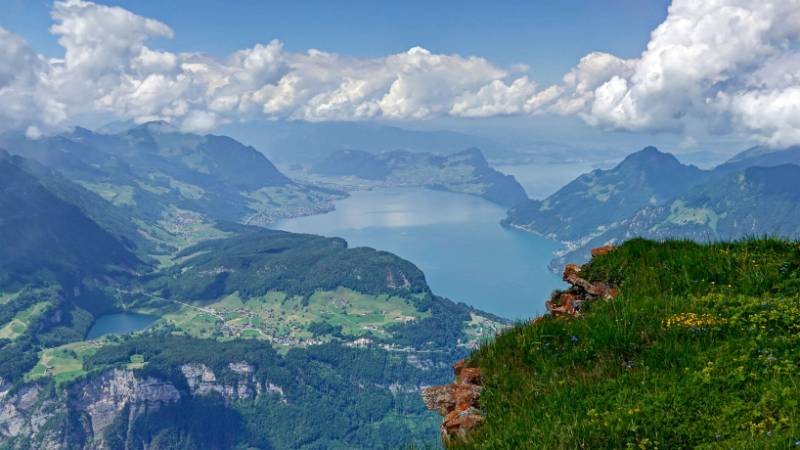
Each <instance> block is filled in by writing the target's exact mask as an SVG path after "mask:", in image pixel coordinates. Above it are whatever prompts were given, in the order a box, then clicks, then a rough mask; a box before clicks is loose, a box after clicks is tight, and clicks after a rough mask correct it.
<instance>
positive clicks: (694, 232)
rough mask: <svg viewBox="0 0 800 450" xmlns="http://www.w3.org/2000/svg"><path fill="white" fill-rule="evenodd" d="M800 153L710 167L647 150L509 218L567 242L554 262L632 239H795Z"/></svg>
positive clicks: (749, 154) (751, 153)
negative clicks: (689, 163)
mask: <svg viewBox="0 0 800 450" xmlns="http://www.w3.org/2000/svg"><path fill="white" fill-rule="evenodd" d="M799 174H800V150H798V149H797V148H794V147H793V148H787V149H778V150H775V149H768V148H763V147H756V148H752V149H749V150H747V151H745V152H742V153H740V154H738V155H736V156H734V157H733V158H731V159H730V160H729V161H727V162H725V163H723V164H721V165H719V166H717V167H715V168H713V169H711V170H700V169H698V168H696V167H694V166H689V165H684V164H682V163H680V162H679V161H678V160H677V159H676V158H675V157H674V156H672V155H670V154H667V153H663V152H660V151H658V150H657V149H655V148H653V147H648V148H645V149H643V150H641V151H639V152H637V153H634V154H632V155H630V156H628V157H627V158H625V159H624V160H623V161H622V162H621V163H619V164H618V165H617V166H616V167H614V168H612V169H609V170H595V171H593V172H591V173H589V174H586V175H582V176H580V177H578V178H577V179H576V180H575V181H573V182H571V183H569V184H567V185H566V186H565V187H563V188H562V189H560V190H559V191H557V192H556V193H555V194H553V195H551V196H550V197H548V198H546V199H545V200H543V201H533V200H530V201H528V202H527V203H524V204H521V205H518V206H517V207H514V208H512V209H511V210H509V212H508V215H507V217H506V219H504V221H503V223H504V224H505V225H508V226H514V227H518V228H522V229H525V230H528V231H532V232H536V233H540V234H542V235H545V236H547V237H550V238H553V239H557V240H560V241H562V242H565V243H566V250H565V251H562V252H560V253H559V254H558V258H557V259H556V260H555V261H554V262H553V265H552V267H554V268H558V267H560V266H561V265H562V264H563V263H564V262H565V261H585V260H587V259H588V257H589V250H590V249H591V248H593V247H597V246H600V245H604V244H611V243H620V242H622V241H624V240H626V239H630V238H633V237H646V238H652V239H692V240H696V241H718V240H734V239H740V238H742V237H748V236H764V235H768V236H776V237H789V238H795V237H797V236H798V233H800V215H798V211H800V197H798V195H797V192H798V190H797V186H796V183H793V181H792V180H795V179H796V176H797V175H799Z"/></svg>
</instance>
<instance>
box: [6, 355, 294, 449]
mask: <svg viewBox="0 0 800 450" xmlns="http://www.w3.org/2000/svg"><path fill="white" fill-rule="evenodd" d="M228 369H230V371H231V372H232V373H234V374H235V375H236V376H235V377H234V379H233V381H230V379H228V380H227V381H224V382H223V381H221V380H220V379H219V378H218V376H217V374H215V373H214V371H212V370H211V369H210V368H208V367H207V366H205V365H204V364H198V363H189V364H184V365H183V366H182V367H181V372H182V374H183V376H184V377H185V379H186V385H187V386H188V387H189V392H185V391H182V390H180V389H179V388H178V387H176V385H175V384H173V383H171V382H169V381H164V380H161V379H158V378H155V377H143V376H141V375H139V374H137V373H136V372H134V371H132V370H123V369H113V370H109V371H107V372H105V373H102V374H100V375H97V376H95V377H92V378H90V379H87V380H85V381H82V382H80V383H76V384H73V385H71V386H70V387H69V388H67V389H66V390H62V391H60V392H45V391H44V390H43V389H42V388H41V387H40V386H38V385H30V386H23V387H22V388H20V389H18V390H16V391H14V392H11V391H5V392H0V444H9V445H12V448H16V447H14V445H17V447H19V445H22V447H21V448H54V449H55V448H65V447H70V446H72V447H76V448H87V449H88V448H108V445H107V444H106V443H105V442H104V437H105V436H104V433H105V431H106V429H107V428H108V427H109V426H110V425H112V424H113V423H114V422H115V421H117V420H119V419H120V414H122V413H123V412H125V411H127V414H128V416H127V418H126V417H122V420H123V421H124V422H126V423H127V426H128V427H129V428H130V427H131V426H132V425H133V424H134V422H135V421H136V419H137V418H138V417H140V416H142V415H146V414H149V413H153V412H156V411H158V410H159V408H161V407H164V406H166V405H168V404H175V403H178V402H180V401H182V400H183V399H184V398H186V397H189V396H197V397H203V396H208V395H220V396H222V397H223V398H224V399H225V400H226V402H235V401H238V400H243V399H251V398H255V397H257V396H260V395H267V394H268V395H275V396H278V398H279V399H280V401H281V402H283V403H288V402H287V400H286V399H285V396H284V391H283V388H282V387H281V386H279V385H276V384H273V383H271V382H269V381H265V382H263V383H262V382H259V381H258V380H257V379H256V377H255V374H254V371H255V370H254V367H253V366H251V365H249V364H247V363H244V362H240V363H230V364H229V365H228ZM69 411H80V412H82V413H83V414H85V415H83V418H82V419H81V423H82V425H81V426H79V428H82V431H81V432H79V433H78V434H79V435H80V436H75V434H76V433H75V430H73V431H72V432H68V431H67V426H68V425H67V424H66V423H65V422H64V419H63V417H66V416H67V414H68V412H69ZM20 440H23V441H25V442H26V443H23V444H19V442H21V441H20ZM72 447H70V448H72Z"/></svg>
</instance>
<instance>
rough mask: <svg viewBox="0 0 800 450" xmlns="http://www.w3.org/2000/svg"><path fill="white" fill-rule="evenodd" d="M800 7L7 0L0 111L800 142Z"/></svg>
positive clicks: (53, 126) (195, 125)
mask: <svg viewBox="0 0 800 450" xmlns="http://www.w3.org/2000/svg"><path fill="white" fill-rule="evenodd" d="M799 39H800V0H703V1H699V0H674V1H672V2H670V1H664V0H575V1H570V2H564V1H549V0H540V1H504V2H492V3H489V2H472V1H457V2H456V1H444V0H442V1H436V2H430V1H428V2H422V1H406V2H375V1H360V0H353V1H342V2H331V1H303V2H272V1H255V0H240V1H222V0H194V1H191V2H190V1H184V0H171V1H163V0H161V1H152V0H113V1H111V0H109V1H105V2H100V1H98V2H90V1H85V0H59V1H54V2H53V1H44V0H4V1H3V2H0V123H2V124H3V125H0V126H4V127H16V128H24V129H26V131H27V132H28V134H29V135H31V136H36V135H38V134H41V133H42V132H48V131H50V130H57V129H59V128H61V127H65V126H69V125H75V124H82V125H90V126H91V125H96V124H99V123H101V122H102V121H106V122H107V121H109V120H110V119H118V120H133V121H137V122H142V121H147V120H167V121H170V122H172V123H174V124H175V125H177V126H179V127H180V128H182V129H184V130H186V131H198V132H203V131H211V130H214V129H217V128H219V127H220V126H221V125H224V124H229V123H232V122H237V121H252V120H305V121H312V122H313V121H378V122H388V123H392V124H395V125H398V124H399V125H400V126H404V125H405V126H408V127H410V128H448V129H459V130H463V129H471V130H475V131H480V132H481V133H485V134H493V133H494V134H507V133H514V134H518V135H520V136H522V137H524V136H525V135H526V133H527V135H528V137H529V138H530V139H537V138H544V139H547V140H563V141H570V140H572V141H575V140H583V141H592V142H597V141H600V142H605V143H606V144H607V145H612V144H614V143H615V142H622V141H624V142H628V141H630V142H634V141H635V142H654V143H661V142H663V143H666V144H667V145H670V146H672V147H675V148H677V149H680V150H684V151H692V150H696V149H702V148H710V147H714V146H730V145H737V144H738V145H737V148H736V149H737V150H739V149H741V148H742V147H744V146H745V145H746V144H748V145H749V143H760V144H765V145H769V146H773V147H785V146H789V145H796V144H800V51H799V50H798V48H799V46H798V40H799Z"/></svg>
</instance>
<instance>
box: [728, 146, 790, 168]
mask: <svg viewBox="0 0 800 450" xmlns="http://www.w3.org/2000/svg"><path fill="white" fill-rule="evenodd" d="M782 164H796V165H800V147H797V146H795V147H788V148H782V149H773V148H769V147H753V148H750V149H747V150H745V151H743V152H741V153H738V154H736V155H735V156H734V157H733V158H731V159H729V160H728V161H726V162H724V163H723V164H720V165H719V166H717V167H716V168H714V172H715V173H721V174H725V173H731V172H737V171H740V170H743V169H746V168H748V167H772V166H780V165H782Z"/></svg>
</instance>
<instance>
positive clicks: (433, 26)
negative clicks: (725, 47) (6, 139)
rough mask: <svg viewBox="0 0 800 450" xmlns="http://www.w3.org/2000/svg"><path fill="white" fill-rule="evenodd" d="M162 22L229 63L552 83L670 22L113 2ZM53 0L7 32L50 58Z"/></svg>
mask: <svg viewBox="0 0 800 450" xmlns="http://www.w3.org/2000/svg"><path fill="white" fill-rule="evenodd" d="M102 3H104V4H107V5H117V6H121V7H124V8H125V9H128V10H130V11H132V12H135V13H137V14H139V15H142V16H146V17H151V18H154V19H158V20H160V21H162V22H164V23H166V24H168V25H169V26H170V27H171V28H172V29H173V30H174V31H175V38H174V39H160V40H156V41H154V44H153V47H159V48H163V49H167V50H171V51H183V52H185V51H192V52H195V51H197V52H208V53H211V54H214V55H216V56H225V55H227V54H229V53H232V52H234V51H236V50H239V49H241V48H246V47H250V46H253V45H254V44H256V43H266V42H269V41H270V40H272V39H275V38H277V39H280V40H281V41H282V42H284V44H285V46H286V48H287V49H288V50H291V51H305V50H306V49H309V48H316V49H320V50H325V51H329V52H336V53H342V54H347V55H352V56H357V57H379V56H383V55H386V54H390V53H398V52H403V51H406V50H408V49H409V48H411V47H414V46H422V47H425V48H427V49H428V50H431V51H432V52H434V53H444V54H449V53H459V54H462V55H476V56H483V57H485V58H487V59H489V60H491V61H492V62H494V63H496V64H498V65H500V66H510V65H512V64H527V65H528V66H530V68H531V74H532V75H533V76H534V77H535V78H536V79H537V80H541V81H542V82H549V83H554V82H557V81H558V80H559V78H560V77H561V76H562V75H563V74H564V73H566V72H567V71H568V70H569V69H570V68H571V67H572V66H574V65H575V64H576V62H577V61H578V60H579V59H580V58H581V57H582V56H583V55H585V54H587V53H589V52H593V51H603V52H608V53H612V54H615V55H618V56H620V57H635V56H638V55H639V54H640V53H641V52H642V51H643V50H644V48H645V45H646V44H647V41H648V39H649V35H650V32H651V31H652V30H653V29H654V28H655V27H656V26H657V25H658V24H659V23H661V22H662V21H663V20H664V18H665V17H666V13H667V7H668V5H669V1H666V0H607V1H603V0H574V1H569V2H564V1H556V0H536V1H520V0H514V1H501V2H486V1H458V2H452V1H419V0H408V1H401V2H389V1H383V2H379V1H374V0H351V1H330V0H327V1H326V0H308V1H289V2H285V1H280V2H279V1H258V0H234V1H231V0H227V1H225V0H110V1H103V2H102ZM51 4H52V2H48V1H43V0H3V1H2V2H0V26H2V27H4V28H6V29H8V30H10V31H12V32H15V33H17V34H19V35H21V36H23V37H25V38H26V39H27V40H28V42H30V43H31V45H32V46H33V47H34V48H35V49H37V50H39V51H41V52H44V53H46V54H48V55H49V56H59V55H61V54H62V53H63V49H62V48H61V47H59V46H58V44H57V42H56V40H57V38H56V37H55V36H53V35H52V34H50V33H49V32H48V31H47V30H48V28H49V27H50V25H51V23H52V20H51V18H50V9H51Z"/></svg>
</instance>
